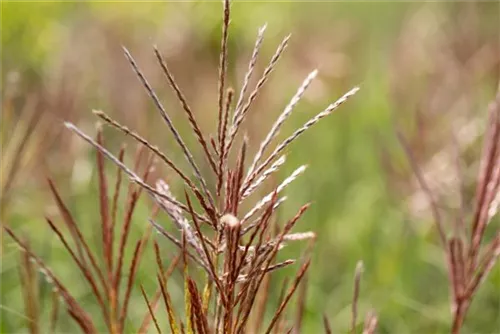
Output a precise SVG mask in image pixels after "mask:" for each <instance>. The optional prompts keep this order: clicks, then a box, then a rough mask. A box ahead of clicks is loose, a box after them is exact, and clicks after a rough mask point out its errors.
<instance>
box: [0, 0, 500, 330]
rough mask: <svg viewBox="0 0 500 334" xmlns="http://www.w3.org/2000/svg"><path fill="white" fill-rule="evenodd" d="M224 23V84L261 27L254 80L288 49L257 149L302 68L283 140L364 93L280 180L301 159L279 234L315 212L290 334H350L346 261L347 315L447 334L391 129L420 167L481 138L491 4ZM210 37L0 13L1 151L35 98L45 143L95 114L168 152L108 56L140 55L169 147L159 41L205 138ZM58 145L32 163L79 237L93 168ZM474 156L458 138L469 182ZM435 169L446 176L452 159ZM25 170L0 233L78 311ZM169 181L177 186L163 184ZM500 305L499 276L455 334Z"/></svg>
mask: <svg viewBox="0 0 500 334" xmlns="http://www.w3.org/2000/svg"><path fill="white" fill-rule="evenodd" d="M232 8H233V16H232V22H231V31H230V44H229V57H230V67H229V69H230V73H231V74H230V79H231V82H232V83H233V84H235V85H238V84H239V82H240V81H241V79H242V78H241V77H242V73H243V71H244V68H245V66H246V62H247V59H248V57H249V53H250V50H251V45H252V44H253V40H254V38H255V35H256V31H257V28H258V27H260V26H261V25H263V24H264V23H266V22H267V24H268V31H267V33H266V38H265V42H264V47H263V54H262V55H261V58H260V62H259V64H260V65H259V70H262V69H263V67H264V66H265V64H266V62H267V60H268V59H269V57H270V55H271V54H272V52H273V50H274V49H273V48H274V47H275V46H276V45H277V44H278V43H279V40H280V38H281V37H282V36H284V35H285V34H287V33H289V32H290V33H292V43H291V44H290V46H289V48H288V50H287V52H286V54H285V57H284V58H283V60H282V62H281V64H280V65H279V68H278V70H277V71H276V73H274V74H273V76H272V79H271V81H270V82H269V83H268V88H267V89H266V90H265V92H264V93H263V94H262V95H261V96H260V98H259V100H258V102H257V105H256V106H255V107H254V109H253V110H252V115H251V116H250V118H249V119H248V121H247V129H248V134H249V136H250V138H251V140H252V142H253V143H254V144H255V145H256V144H257V143H258V141H259V139H260V138H261V137H262V135H263V134H264V133H265V132H266V131H267V127H268V126H266V125H265V124H270V123H271V120H272V119H273V117H276V115H277V114H278V112H279V111H280V110H281V109H282V108H283V107H284V105H285V104H286V102H287V99H289V98H290V96H291V95H292V94H293V93H294V91H295V89H296V87H297V86H298V85H299V84H300V82H301V81H302V79H303V78H304V77H305V76H306V75H307V73H308V71H310V70H312V69H313V68H318V69H319V71H320V76H319V80H317V82H315V83H314V84H313V85H312V87H311V90H310V92H309V93H308V94H307V96H306V97H307V99H306V100H305V101H303V102H302V103H301V104H300V105H299V106H298V107H297V110H296V113H295V114H294V117H292V119H291V120H290V122H289V123H288V124H286V128H285V130H283V132H284V133H285V132H286V129H288V130H290V129H294V128H295V127H297V126H299V125H301V124H302V123H303V122H304V121H305V120H306V119H308V118H309V117H310V115H311V114H312V113H314V112H316V111H319V110H321V108H322V107H323V106H325V105H326V104H327V103H329V102H330V101H332V100H335V99H336V98H337V97H339V96H340V95H341V94H342V93H343V92H345V91H347V89H349V88H350V87H352V86H353V85H356V84H360V85H361V89H362V90H361V92H360V93H359V94H358V95H357V96H356V97H355V98H354V99H353V100H352V101H349V103H348V104H347V105H345V106H343V107H342V108H341V109H340V110H339V111H338V113H337V114H335V115H333V116H331V117H329V119H327V120H325V121H324V122H323V123H320V124H319V125H317V129H316V130H315V131H313V132H311V133H309V134H306V135H305V136H304V138H303V140H302V141H301V142H300V143H298V144H297V146H296V147H295V150H294V153H293V154H291V155H290V156H289V157H288V160H287V165H286V166H287V167H286V168H285V169H283V170H282V171H281V173H282V176H284V175H287V174H288V173H289V172H291V171H292V170H293V169H294V168H295V167H296V166H297V165H298V164H300V163H302V162H303V161H304V156H305V157H306V158H305V160H307V162H308V163H309V164H310V166H309V170H308V171H307V172H306V174H305V175H304V176H301V179H299V180H298V181H297V183H295V184H294V185H293V186H292V187H290V189H289V190H288V191H287V195H288V197H289V201H288V202H287V204H286V205H285V206H284V207H283V209H282V211H281V216H282V217H284V218H287V217H289V216H290V215H292V214H293V212H294V209H296V208H297V206H298V204H299V203H302V202H306V201H309V200H312V201H313V206H312V209H311V210H310V212H308V213H307V214H306V216H305V219H304V221H303V222H302V224H303V225H304V226H303V229H304V230H314V231H316V232H317V233H318V236H319V237H318V242H317V247H316V251H315V256H314V262H313V266H312V270H311V272H310V273H309V275H308V276H309V277H308V281H309V287H308V296H307V303H306V306H307V309H306V316H305V319H304V321H305V322H304V332H305V333H315V332H319V331H320V328H321V326H322V325H321V324H322V322H321V314H322V313H326V314H327V315H328V317H329V318H330V319H331V320H332V326H333V328H334V330H336V331H339V330H340V331H345V330H346V329H347V326H348V323H349V321H348V319H349V317H350V309H349V307H348V305H349V303H350V299H351V293H352V275H353V271H354V267H355V265H356V262H357V261H358V260H359V259H363V261H364V263H365V267H366V270H365V274H364V278H363V282H362V290H361V297H360V308H361V314H364V312H365V311H366V310H368V309H370V308H374V309H375V310H376V311H377V313H378V314H379V324H380V327H379V331H380V332H381V333H435V332H446V331H447V328H448V326H449V321H450V313H449V306H448V305H449V301H448V298H449V297H448V285H447V277H446V275H447V274H446V270H445V265H444V258H443V255H442V252H441V251H440V249H439V245H438V242H437V238H436V233H435V231H434V229H433V225H432V221H431V220H430V216H428V215H425V214H422V212H420V211H418V210H417V212H416V211H415V209H414V208H413V207H412V205H411V202H410V201H407V200H406V199H407V198H409V197H410V196H411V195H412V194H413V193H414V192H415V191H417V188H416V187H415V185H414V184H413V183H412V182H411V180H412V178H411V173H410V172H409V171H408V168H407V167H406V166H407V165H406V163H405V160H404V156H403V155H402V153H401V151H400V149H399V147H398V145H397V142H396V140H395V136H394V125H395V124H397V126H398V127H400V128H401V129H403V131H405V133H406V134H407V135H408V137H409V138H410V140H411V143H412V147H413V149H414V150H415V152H416V153H417V157H418V159H419V162H421V163H422V164H423V165H426V163H427V162H428V161H430V158H431V157H432V156H433V155H434V154H435V153H436V152H439V151H441V150H442V149H443V148H444V147H445V146H446V144H448V143H449V142H450V139H451V130H450V129H451V128H453V127H454V125H453V124H455V121H457V122H458V120H465V123H466V124H467V123H470V122H472V121H476V122H478V124H481V122H484V120H485V115H486V112H485V111H486V104H487V102H488V100H489V99H490V98H491V97H492V96H493V93H494V91H495V89H496V84H497V82H498V79H499V77H498V69H499V59H500V55H499V52H498V50H499V33H498V24H499V23H500V22H499V5H498V3H480V4H472V3H428V4H423V5H421V4H418V3H401V4H398V3H354V4H351V3H337V2H336V3H305V2H304V3H296V2H286V3H285V2H283V3H281V2H279V3H249V2H245V3H238V2H236V3H234V4H233V7H232ZM219 27H220V4H219V3H201V2H200V3H197V2H190V3H146V4H143V3H141V4H139V3H112V2H111V3H101V2H88V3H87V2H76V3H17V2H3V3H2V72H3V73H2V83H3V84H2V96H3V97H4V99H2V100H3V102H5V101H6V97H7V96H6V95H5V94H6V93H7V92H9V94H11V95H9V99H10V100H9V101H11V102H12V106H11V110H12V111H11V114H10V116H9V118H8V120H9V122H4V121H3V120H2V146H3V145H4V144H5V143H6V141H7V140H8V138H6V137H7V136H6V133H8V131H9V129H10V125H11V124H14V123H15V122H16V121H18V119H19V117H20V116H21V115H22V114H21V113H20V112H19V110H21V106H22V105H23V103H24V102H25V100H26V96H27V95H28V94H37V95H39V96H40V97H41V99H42V100H43V102H44V106H43V108H40V112H46V113H49V114H51V115H53V116H55V121H54V125H53V126H54V128H59V127H60V126H61V125H60V120H61V119H72V120H74V121H77V122H79V124H81V125H82V126H84V127H87V128H90V127H92V124H93V123H94V122H95V119H94V118H93V117H92V115H91V113H90V111H91V109H92V108H100V109H103V110H105V111H106V112H109V113H111V114H113V115H114V116H115V117H116V118H117V119H119V120H121V121H123V122H124V123H125V124H127V125H129V126H131V127H133V128H136V129H140V130H141V132H142V133H144V134H147V136H148V138H149V139H150V140H151V141H153V142H154V143H156V144H158V145H160V146H161V147H163V148H165V149H167V150H169V149H170V148H172V147H173V145H172V138H171V137H168V136H165V135H164V133H165V131H163V130H162V129H163V124H159V123H160V122H157V121H156V120H157V119H158V118H157V117H156V116H157V115H156V114H155V112H154V111H153V108H152V106H151V104H150V103H149V102H148V100H147V98H146V96H145V93H144V92H143V89H142V87H140V85H139V83H138V81H137V79H136V78H135V77H134V74H133V73H132V71H131V70H130V69H129V68H128V65H127V64H126V61H125V59H124V57H123V56H122V55H121V47H120V46H121V45H122V44H123V45H126V46H127V47H129V48H130V49H132V51H133V52H134V54H136V55H137V59H138V61H139V62H140V65H141V66H142V67H143V68H144V69H145V71H146V73H147V75H148V76H150V77H151V81H152V82H153V83H154V85H155V86H156V87H158V91H160V92H161V95H162V98H163V99H164V100H165V103H166V105H167V106H168V108H169V112H170V113H172V115H174V118H176V119H177V122H178V123H179V124H180V125H179V126H180V129H181V131H182V130H183V129H184V130H186V129H187V123H186V122H185V121H184V120H183V119H182V116H181V117H179V115H180V113H179V112H178V108H177V104H176V101H173V99H172V96H171V95H169V94H170V93H169V92H168V90H167V88H166V84H165V82H164V81H163V80H162V78H161V76H160V73H159V69H158V68H157V66H156V64H155V63H154V55H153V53H152V52H151V48H150V45H151V44H153V43H157V44H158V45H159V47H160V49H161V50H163V51H164V52H165V54H166V56H167V57H168V59H169V62H170V64H171V67H172V69H173V71H174V74H175V76H176V79H177V80H178V81H179V84H180V85H181V87H182V88H183V89H184V91H186V95H187V97H188V98H189V100H190V102H191V104H192V106H193V109H194V110H196V112H197V114H198V115H199V117H200V119H202V120H203V124H202V126H203V128H204V129H213V127H214V126H215V125H214V124H215V122H214V116H215V109H214V108H213V109H207V108H206V106H207V105H208V106H215V105H216V92H217V86H216V77H217V70H216V66H217V59H218V48H219V34H220V29H219ZM236 88H239V87H238V86H236ZM211 108H212V107H211ZM3 117H4V114H3V113H2V118H3ZM457 126H458V125H457ZM477 131H481V129H478V130H477ZM106 134H107V135H108V138H109V139H108V142H109V143H111V146H113V147H115V148H117V147H118V145H119V143H120V141H121V139H120V138H119V137H118V136H116V135H115V134H114V133H113V131H112V130H110V129H108V130H106ZM64 138H67V140H66V141H64V144H65V145H62V144H61V143H58V144H57V145H55V147H51V148H48V149H46V152H45V154H44V157H43V161H40V164H41V165H43V166H44V170H46V171H48V172H49V173H50V174H51V175H54V176H56V178H57V179H58V184H59V185H60V186H61V188H62V189H63V190H64V191H63V193H64V194H65V195H66V199H67V201H68V202H69V203H70V207H71V208H72V210H74V211H73V212H74V214H75V216H76V217H77V218H78V220H79V221H80V223H81V224H83V225H86V227H85V229H87V230H88V232H89V233H91V232H92V230H93V225H92V224H93V223H94V222H97V219H96V217H97V215H98V209H97V203H95V202H94V201H93V199H94V198H95V191H96V189H95V187H94V183H92V182H91V180H92V179H93V178H94V175H93V173H94V171H92V170H91V169H89V168H91V166H93V163H92V162H91V161H89V160H92V159H93V156H94V155H93V154H91V153H90V152H91V151H90V150H88V148H81V147H79V146H78V144H76V143H75V141H74V140H73V139H71V137H67V136H65V137H64ZM190 141H193V138H188V142H190ZM478 147H479V146H478V145H477V143H476V140H472V143H469V144H468V147H467V148H464V149H463V150H464V152H465V153H466V154H465V156H466V167H470V169H471V170H475V168H477V167H476V165H475V162H477V160H474V159H473V158H471V157H474V156H475V157H479V152H478V150H477V148H478ZM255 148H256V146H254V149H255ZM169 155H170V156H172V157H173V158H177V159H176V160H177V161H180V162H181V161H182V159H180V155H179V152H177V151H173V152H171V153H170V150H169ZM388 161H390V163H388ZM181 163H182V162H181ZM446 163H447V164H448V165H449V166H450V167H449V168H451V169H453V168H454V167H453V162H452V161H446ZM205 167H206V166H205ZM32 168H33V167H32ZM33 170H34V171H35V172H33ZM36 171H37V168H36V167H34V168H33V169H32V170H29V171H23V170H19V171H18V173H19V175H20V177H19V178H18V180H17V181H16V183H15V186H14V188H13V189H14V190H13V194H12V195H11V198H12V200H11V201H10V202H9V206H8V207H6V208H5V212H4V213H2V218H3V219H5V222H7V223H8V224H9V225H11V226H13V227H14V228H16V229H20V230H21V229H22V230H23V231H25V232H26V234H27V235H28V236H30V238H31V239H32V240H33V243H34V246H35V248H37V249H39V250H41V252H42V254H45V255H46V258H47V259H48V262H49V263H50V264H51V265H52V267H53V268H54V269H55V271H56V272H58V273H60V274H61V276H63V278H64V279H65V280H66V281H68V282H72V286H73V291H74V292H75V294H76V295H77V296H79V297H81V298H85V293H87V291H86V289H85V286H83V285H81V284H79V282H80V281H81V280H80V279H79V277H78V275H76V274H75V271H74V270H73V268H68V266H67V265H66V263H67V261H66V259H64V255H63V254H62V252H61V248H60V246H56V243H53V241H54V237H53V236H51V235H50V233H49V231H48V230H47V229H45V227H42V226H43V224H41V221H42V219H43V215H44V213H46V212H49V214H50V213H51V212H52V211H53V204H52V202H51V200H50V199H48V198H47V196H44V194H46V189H45V188H46V186H45V185H44V183H43V180H42V176H43V175H40V173H39V172H36ZM429 172H432V171H429ZM471 175H474V173H471ZM465 180H466V181H467V182H466V186H467V187H466V188H467V189H469V188H471V189H472V186H473V182H474V180H469V178H467V177H465ZM172 183H173V186H174V187H175V186H176V182H175V180H172ZM177 185H178V184H177ZM177 190H179V191H180V190H181V189H177ZM178 193H180V192H178ZM451 196H454V194H453V193H452V192H451V191H450V197H451ZM471 203H472V201H471ZM471 205H472V204H470V206H471ZM423 210H424V211H425V209H423ZM451 211H453V210H451ZM147 215H148V210H147V201H143V207H141V210H139V214H138V215H137V216H136V217H135V219H134V229H135V231H136V232H137V233H138V232H139V231H142V229H143V228H144V227H145V226H146V218H147ZM2 223H4V222H2ZM498 223H499V222H498V219H496V221H493V222H492V224H498ZM306 225H307V226H306ZM2 242H3V253H2V270H1V275H2V282H1V289H2V294H1V299H0V302H1V305H2V308H1V314H2V322H1V323H2V325H1V326H2V327H1V330H2V332H5V333H11V332H20V331H22V329H21V328H22V326H23V321H24V320H23V319H22V317H21V316H20V315H19V313H20V312H22V305H21V298H20V293H21V291H20V287H19V284H18V278H17V271H16V260H17V258H16V251H15V250H14V249H12V248H11V244H10V242H9V240H8V239H4V240H3V241H2ZM293 251H294V250H293V246H290V252H293ZM150 253H151V252H150ZM285 254H286V253H285ZM150 255H152V254H150ZM153 262H154V261H144V264H143V266H142V268H141V271H140V273H139V279H140V280H142V281H143V282H144V285H145V286H146V287H148V286H149V287H152V286H154V284H155V283H154V280H153V279H152V277H154V275H153V273H154V270H155V269H154V266H153V265H152V263H153ZM287 273H288V272H287V271H286V270H285V271H284V272H283V273H281V274H280V275H286V274H287ZM46 288H47V289H48V286H46ZM499 290H500V272H499V270H498V269H497V270H495V272H494V273H493V274H492V275H491V276H490V277H489V279H488V281H487V282H486V283H485V285H484V286H483V287H482V289H480V293H479V295H478V296H477V298H476V300H475V301H474V303H473V306H472V308H471V311H470V314H469V317H468V319H467V320H466V325H465V330H464V333H467V332H476V333H491V332H494V331H495V330H497V329H498V328H499V327H500V319H499V318H498V312H499V311H500V302H499V298H498V297H499V295H498V291H499ZM181 291H182V287H181V286H179V292H178V293H177V294H175V292H174V293H173V298H174V301H175V302H177V303H181V302H182V293H181ZM274 293H276V294H278V293H279V291H274ZM42 296H45V297H46V298H49V296H50V294H48V293H46V292H45V294H42ZM135 297H136V298H137V303H136V305H138V306H137V310H136V311H135V310H134V311H133V313H134V312H137V315H138V316H140V315H142V314H143V313H144V312H145V311H146V310H145V308H144V307H143V305H144V304H143V302H142V300H140V299H139V298H140V297H139V295H138V294H137V295H136V296H135ZM270 310H272V308H270ZM47 312H48V311H47ZM68 326H70V325H68V323H64V322H63V325H62V327H61V328H60V329H61V330H65V331H71V330H72V328H71V327H68Z"/></svg>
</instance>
